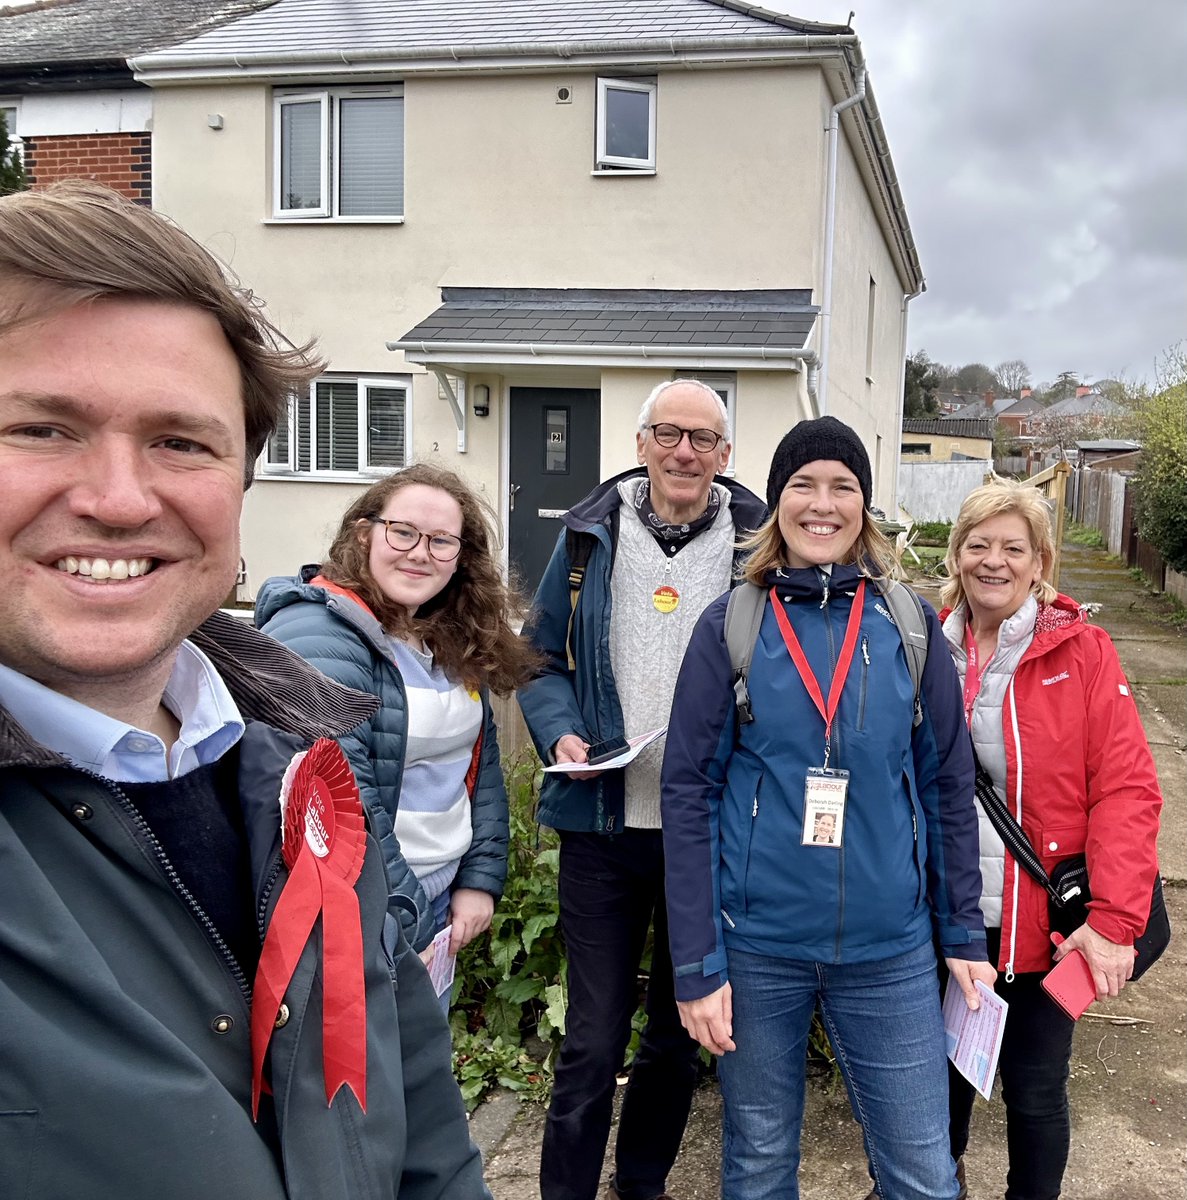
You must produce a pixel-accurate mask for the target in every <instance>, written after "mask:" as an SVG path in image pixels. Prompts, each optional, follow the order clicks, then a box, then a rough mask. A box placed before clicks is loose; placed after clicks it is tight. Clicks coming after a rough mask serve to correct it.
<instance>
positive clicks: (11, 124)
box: [0, 100, 21, 155]
mask: <svg viewBox="0 0 1187 1200" xmlns="http://www.w3.org/2000/svg"><path fill="white" fill-rule="evenodd" d="M19 116H20V109H19V108H18V107H17V102H16V101H15V100H0V121H3V122H4V128H5V129H6V130H7V131H8V142H7V145H0V155H2V154H3V153H4V151H5V150H15V151H16V152H17V154H18V155H19V154H20V152H21V139H20V136H19V133H18V130H17V118H18V117H19Z"/></svg>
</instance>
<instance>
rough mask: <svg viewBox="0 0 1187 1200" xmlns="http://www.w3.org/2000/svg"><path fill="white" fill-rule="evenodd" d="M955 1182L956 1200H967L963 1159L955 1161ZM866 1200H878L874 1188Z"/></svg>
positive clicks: (967, 1191) (967, 1193) (967, 1192)
mask: <svg viewBox="0 0 1187 1200" xmlns="http://www.w3.org/2000/svg"><path fill="white" fill-rule="evenodd" d="M956 1182H957V1183H959V1184H960V1191H959V1192H957V1193H956V1200H969V1188H968V1184H967V1183H965V1181H964V1159H963V1158H958V1159H957V1160H956ZM866 1200H878V1191H877V1189H876V1188H875V1189H874V1190H873V1191H871V1192H870V1194H869V1195H868V1196H867V1197H866Z"/></svg>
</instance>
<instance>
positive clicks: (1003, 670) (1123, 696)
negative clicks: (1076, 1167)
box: [940, 483, 1162, 1200]
mask: <svg viewBox="0 0 1187 1200" xmlns="http://www.w3.org/2000/svg"><path fill="white" fill-rule="evenodd" d="M1054 553H1055V547H1054V542H1053V539H1052V536H1051V522H1050V517H1049V514H1048V511H1047V506H1046V503H1045V502H1044V500H1043V498H1042V496H1041V495H1039V493H1038V492H1037V491H1036V489H1035V488H1033V487H1030V486H1027V485H1024V484H1016V483H994V484H987V485H986V486H984V487H980V488H977V489H976V490H975V491H973V492H971V493H970V494H969V496H968V497H967V499H966V500H965V502H964V505H963V506H962V507H961V510H960V515H959V517H958V518H957V520H956V524H955V525H954V526H953V529H952V535H951V537H950V539H949V542H948V554H947V557H946V560H945V565H946V566H947V568H948V575H949V580H948V582H947V584H945V586H944V591H943V594H942V598H943V601H944V604H945V606H946V607H945V609H944V611H943V612H942V613H941V614H940V616H941V619H942V620H943V623H944V635H945V637H946V638H947V640H948V644H949V649H950V650H951V652H952V657H953V658H954V659H955V660H956V666H957V670H958V672H959V673H960V676H961V681H962V684H963V688H964V710H965V719H966V720H967V721H968V725H969V731H970V732H971V734H972V737H973V743H974V745H975V747H976V750H977V756H978V758H979V759H980V761H981V765H982V766H983V767H984V768H985V769H986V770H987V771H988V772H989V775H990V777H991V778H992V780H993V784H994V787H995V788H996V789H997V792H998V795H999V796H1000V797H1001V798H1002V799H1003V800H1004V801H1005V803H1006V804H1007V806H1008V807H1009V809H1010V811H1011V812H1012V813H1013V814H1014V816H1015V817H1016V818H1017V820H1018V821H1019V823H1020V824H1021V825H1022V827H1023V830H1024V831H1025V833H1026V835H1027V838H1028V839H1029V840H1030V842H1031V844H1032V845H1033V846H1034V847H1035V848H1036V850H1037V851H1038V852H1039V855H1040V857H1041V858H1042V861H1043V865H1044V866H1045V867H1046V868H1047V870H1048V871H1050V870H1051V868H1052V867H1054V866H1055V865H1056V864H1057V863H1059V862H1061V861H1062V860H1063V859H1066V858H1069V857H1071V856H1072V855H1076V854H1084V855H1086V857H1087V862H1088V873H1089V877H1090V878H1091V881H1092V896H1093V899H1092V901H1091V902H1090V904H1089V915H1088V920H1087V922H1086V923H1085V924H1084V925H1082V926H1080V928H1079V929H1077V930H1076V931H1075V932H1074V933H1072V934H1071V935H1070V936H1069V937H1068V938H1067V940H1066V941H1065V942H1063V943H1062V944H1061V945H1060V946H1058V947H1054V946H1053V945H1052V942H1051V939H1050V929H1049V926H1048V920H1047V894H1046V892H1044V891H1043V889H1042V888H1041V887H1040V886H1039V885H1038V884H1037V883H1036V882H1035V881H1034V880H1033V879H1032V878H1031V877H1030V876H1029V875H1027V874H1026V873H1025V872H1024V871H1022V870H1021V869H1019V867H1018V866H1017V864H1016V863H1015V861H1014V859H1013V858H1012V857H1011V856H1010V855H1009V853H1008V852H1007V851H1006V850H1005V847H1004V846H1003V844H1002V840H1001V838H1000V837H999V836H998V834H997V831H996V830H995V829H994V827H993V825H992V824H991V823H990V822H989V820H988V819H987V818H986V816H985V814H984V812H983V811H982V810H981V806H980V804H978V805H977V808H978V815H979V817H980V822H981V872H982V878H983V886H982V891H981V909H982V912H983V913H984V915H985V927H986V933H987V935H988V941H989V957H990V961H991V962H994V963H996V965H997V967H998V971H999V974H998V978H997V985H996V989H997V991H998V993H999V994H1000V995H1001V996H1002V997H1003V998H1004V999H1005V1000H1006V1001H1007V1002H1008V1003H1009V1006H1010V1010H1009V1018H1008V1020H1007V1021H1006V1027H1005V1035H1004V1040H1003V1043H1002V1050H1001V1058H1000V1060H999V1069H1000V1072H1001V1080H1002V1099H1003V1101H1004V1103H1005V1105H1006V1130H1007V1142H1008V1148H1009V1164H1010V1165H1009V1174H1008V1176H1007V1183H1006V1200H1055V1198H1056V1197H1057V1196H1058V1195H1059V1192H1060V1186H1061V1183H1062V1179H1063V1172H1064V1167H1065V1166H1066V1164H1067V1155H1068V1146H1069V1142H1070V1137H1071V1125H1070V1118H1069V1114H1068V1102H1067V1079H1068V1065H1069V1062H1070V1059H1071V1050H1072V1031H1073V1029H1074V1024H1073V1022H1072V1021H1071V1019H1070V1018H1069V1017H1068V1016H1067V1015H1066V1014H1065V1013H1064V1012H1063V1010H1062V1009H1060V1008H1059V1007H1058V1006H1057V1005H1056V1004H1055V1003H1054V1001H1052V1000H1051V999H1050V997H1049V996H1048V995H1047V993H1046V992H1044V991H1043V989H1042V988H1041V987H1040V981H1041V980H1042V978H1043V976H1044V975H1045V974H1046V973H1047V971H1049V970H1050V968H1051V965H1052V962H1053V961H1058V960H1059V959H1060V958H1062V957H1063V956H1064V955H1065V954H1067V953H1068V952H1069V951H1070V950H1071V949H1072V948H1073V947H1074V948H1076V949H1078V950H1080V951H1081V952H1082V953H1083V955H1084V957H1085V958H1086V959H1087V960H1088V964H1089V966H1090V967H1091V969H1092V977H1093V980H1094V981H1095V983H1096V993H1097V997H1098V998H1099V999H1102V1000H1103V999H1105V998H1106V997H1110V996H1116V995H1117V994H1118V993H1119V992H1120V991H1121V989H1122V988H1123V987H1124V986H1125V983H1126V980H1128V979H1129V977H1130V975H1131V973H1132V971H1133V955H1134V951H1133V943H1134V939H1135V938H1136V937H1138V936H1139V935H1140V934H1141V933H1142V931H1143V929H1144V927H1145V924H1146V917H1147V915H1148V914H1149V911H1150V894H1151V891H1152V889H1153V886H1154V880H1155V876H1156V875H1157V873H1158V858H1157V853H1156V849H1155V842H1156V839H1157V836H1158V818H1159V811H1160V809H1161V807H1162V796H1161V793H1160V792H1159V788H1158V777H1157V775H1156V773H1155V769H1154V760H1153V757H1152V756H1151V754H1150V748H1149V746H1148V744H1147V742H1146V735H1145V733H1144V732H1143V730H1142V724H1141V721H1140V719H1139V718H1138V713H1137V708H1136V706H1135V704H1134V700H1133V696H1132V694H1131V692H1130V688H1129V684H1128V682H1127V680H1126V678H1125V675H1124V673H1123V671H1122V669H1121V663H1120V662H1119V660H1118V658H1117V651H1116V650H1115V649H1114V647H1113V643H1112V642H1111V641H1110V640H1109V636H1108V634H1107V633H1105V631H1104V630H1103V629H1100V628H1099V627H1097V626H1095V625H1089V624H1088V623H1087V620H1086V617H1085V612H1084V610H1083V609H1082V608H1081V607H1080V606H1079V605H1078V604H1077V603H1076V602H1075V601H1074V600H1071V599H1070V598H1069V597H1067V596H1064V595H1060V594H1059V593H1058V592H1057V591H1056V590H1055V588H1054V587H1052V585H1051V584H1050V583H1049V582H1048V581H1047V577H1048V575H1049V573H1050V568H1051V564H1052V561H1053V560H1054ZM950 1077H951V1078H950V1083H951V1115H952V1124H951V1138H952V1154H953V1157H954V1158H956V1159H958V1160H959V1158H960V1155H961V1154H962V1153H963V1151H964V1148H965V1145H966V1144H967V1142H968V1130H969V1116H970V1114H971V1112H972V1106H973V1091H972V1088H971V1086H970V1085H969V1084H968V1083H966V1082H965V1081H964V1080H963V1079H962V1078H960V1077H959V1076H958V1075H957V1074H956V1073H955V1072H954V1071H953V1072H950Z"/></svg>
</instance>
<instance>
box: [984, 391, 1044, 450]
mask: <svg viewBox="0 0 1187 1200" xmlns="http://www.w3.org/2000/svg"><path fill="white" fill-rule="evenodd" d="M1024 391H1025V394H1024V395H1023V396H1021V397H1020V398H1019V399H1017V400H1015V401H1014V402H1013V403H1012V404H1008V405H1006V407H1005V408H1003V409H1001V410H1000V411H999V412H998V413H997V414H996V416H997V423H998V424H999V425H1000V426H1001V429H1002V432H1003V433H1004V434H1006V435H1007V436H1008V437H1010V438H1013V439H1015V440H1021V439H1024V438H1027V437H1029V436H1030V425H1031V421H1032V420H1034V419H1035V417H1037V416H1038V415H1039V414H1041V413H1043V412H1045V411H1046V410H1045V409H1044V408H1043V406H1042V405H1041V404H1040V403H1039V402H1038V401H1037V400H1036V399H1035V398H1034V396H1033V395H1032V394H1031V392H1030V390H1029V389H1024Z"/></svg>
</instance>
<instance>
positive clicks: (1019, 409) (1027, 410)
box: [997, 395, 1043, 417]
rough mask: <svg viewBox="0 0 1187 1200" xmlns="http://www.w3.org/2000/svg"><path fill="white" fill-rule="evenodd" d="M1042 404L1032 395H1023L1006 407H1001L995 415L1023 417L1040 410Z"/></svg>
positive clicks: (1041, 409)
mask: <svg viewBox="0 0 1187 1200" xmlns="http://www.w3.org/2000/svg"><path fill="white" fill-rule="evenodd" d="M1042 411H1043V406H1042V405H1041V404H1040V403H1039V402H1038V400H1036V399H1035V397H1034V396H1033V395H1030V396H1023V397H1021V399H1018V400H1015V401H1014V403H1013V404H1011V405H1009V407H1007V408H1003V409H1002V410H1001V411H1000V412H999V413H998V414H997V415H998V416H999V417H1004V416H1011V417H1025V416H1029V415H1030V414H1031V413H1037V412H1042Z"/></svg>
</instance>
